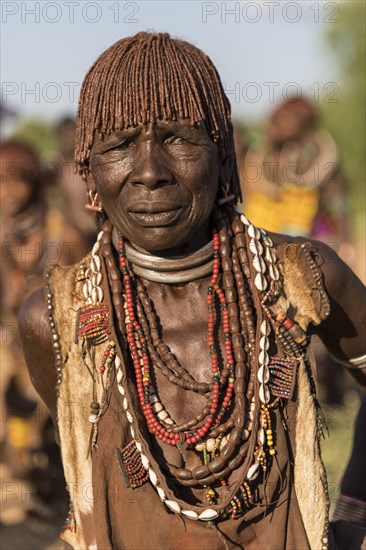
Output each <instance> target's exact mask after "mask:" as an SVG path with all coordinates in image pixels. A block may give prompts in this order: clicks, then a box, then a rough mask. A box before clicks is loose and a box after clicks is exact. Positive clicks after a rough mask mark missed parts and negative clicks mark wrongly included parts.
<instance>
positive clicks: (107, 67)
mask: <svg viewBox="0 0 366 550" xmlns="http://www.w3.org/2000/svg"><path fill="white" fill-rule="evenodd" d="M177 119H189V120H190V121H192V124H198V123H200V122H203V123H204V124H205V126H206V128H207V131H208V133H209V135H210V136H211V137H212V139H213V141H215V142H216V143H217V145H218V148H219V154H220V156H221V158H222V159H223V160H224V159H227V161H228V163H229V165H232V166H233V170H232V175H231V178H230V181H228V182H226V184H225V185H226V187H227V188H226V190H225V193H226V195H228V194H229V195H230V194H233V195H234V196H235V200H239V199H240V198H241V194H240V186H239V180H238V174H237V168H236V159H235V150H234V140H233V129H232V124H231V109H230V103H229V100H228V99H227V97H226V95H225V92H224V89H223V86H222V83H221V80H220V77H219V75H218V72H217V70H216V68H215V67H214V65H213V63H212V61H211V60H210V59H209V58H208V57H207V56H206V55H205V54H204V53H203V52H202V51H201V50H199V49H198V48H196V47H195V46H193V45H192V44H189V43H188V42H184V41H183V40H177V39H173V38H171V37H170V35H169V34H167V33H157V34H155V33H146V32H140V33H138V34H136V35H135V36H131V37H128V38H124V39H122V40H120V41H118V42H116V43H115V44H113V46H111V47H110V48H109V49H108V50H106V51H105V52H103V53H102V54H101V55H100V57H98V59H97V60H96V61H95V63H94V65H93V66H92V67H91V68H90V69H89V71H88V73H87V75H86V77H85V79H84V82H83V85H82V88H81V93H80V99H79V107H78V115H77V130H76V147H75V162H76V166H77V169H78V171H79V172H80V173H81V174H82V175H83V176H84V177H85V178H86V177H87V174H88V172H89V156H90V150H91V148H92V145H93V142H94V138H95V135H96V134H99V136H104V135H108V134H110V133H111V132H114V131H116V130H122V129H125V128H129V127H130V126H136V125H137V124H139V123H142V124H146V123H151V122H152V123H154V122H156V121H157V120H177Z"/></svg>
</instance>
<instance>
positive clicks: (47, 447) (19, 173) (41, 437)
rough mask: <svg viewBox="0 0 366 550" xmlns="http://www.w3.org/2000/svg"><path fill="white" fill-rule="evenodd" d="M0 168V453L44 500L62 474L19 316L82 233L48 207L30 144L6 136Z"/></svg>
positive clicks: (75, 249) (69, 257) (75, 254)
mask: <svg viewBox="0 0 366 550" xmlns="http://www.w3.org/2000/svg"><path fill="white" fill-rule="evenodd" d="M0 169H1V186H0V200H1V223H0V246H1V256H2V271H1V295H0V296H1V304H0V307H1V334H2V337H1V350H0V351H1V369H0V374H1V385H0V401H1V414H2V418H1V420H2V422H1V424H0V425H1V432H0V443H1V446H2V450H3V451H4V452H3V453H2V458H3V459H5V461H6V463H7V467H8V469H9V471H10V474H11V475H13V476H14V477H15V478H20V479H30V480H33V481H35V482H36V484H37V492H38V496H40V497H41V498H43V499H44V500H47V499H49V498H51V499H52V498H53V497H54V496H55V495H56V494H58V495H60V493H59V489H60V486H61V487H63V486H64V480H63V474H62V468H61V466H60V460H59V458H58V456H59V451H58V448H57V447H56V445H55V443H54V437H53V428H52V424H51V422H50V421H49V415H48V412H46V409H45V408H44V406H43V404H42V403H41V402H40V400H39V398H38V396H37V394H36V393H35V391H34V390H33V387H32V384H31V382H30V379H29V375H28V371H27V369H26V366H25V361H24V358H23V353H22V348H21V342H20V337H19V333H18V328H17V315H18V312H19V309H20V306H21V304H22V303H23V301H24V300H25V299H26V298H27V296H28V295H29V294H30V293H31V292H33V290H34V289H35V288H37V287H38V286H39V285H40V284H42V280H43V273H44V271H45V269H46V268H47V267H49V265H50V264H52V263H54V262H57V263H59V262H61V263H62V264H63V265H66V264H70V263H73V262H75V261H76V260H77V259H78V258H80V255H81V253H82V251H81V250H80V236H79V234H78V232H77V231H76V230H75V229H74V228H72V227H70V226H68V225H67V224H65V223H64V221H63V219H62V216H61V215H60V213H59V212H58V211H57V210H55V209H49V208H48V206H47V186H46V182H45V178H44V173H43V170H42V166H41V164H40V162H39V159H38V157H37V155H36V153H35V151H34V150H33V149H32V148H31V147H30V146H28V145H25V144H24V143H22V142H20V141H6V142H3V143H2V144H1V145H0ZM56 487H57V489H56Z"/></svg>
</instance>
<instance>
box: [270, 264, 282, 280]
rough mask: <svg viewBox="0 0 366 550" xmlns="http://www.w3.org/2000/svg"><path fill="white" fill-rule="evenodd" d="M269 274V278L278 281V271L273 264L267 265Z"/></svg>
mask: <svg viewBox="0 0 366 550" xmlns="http://www.w3.org/2000/svg"><path fill="white" fill-rule="evenodd" d="M269 274H270V276H271V279H273V280H274V281H278V279H279V278H280V272H279V271H278V269H277V267H276V266H275V265H270V266H269Z"/></svg>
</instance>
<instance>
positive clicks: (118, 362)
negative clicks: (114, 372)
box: [114, 355, 121, 368]
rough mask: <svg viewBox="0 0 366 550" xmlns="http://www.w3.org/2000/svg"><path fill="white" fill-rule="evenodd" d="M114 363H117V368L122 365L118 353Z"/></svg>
mask: <svg viewBox="0 0 366 550" xmlns="http://www.w3.org/2000/svg"><path fill="white" fill-rule="evenodd" d="M114 364H115V365H116V367H117V368H118V367H120V366H121V359H120V358H119V357H118V355H116V357H115V359H114Z"/></svg>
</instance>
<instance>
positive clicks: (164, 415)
mask: <svg viewBox="0 0 366 550" xmlns="http://www.w3.org/2000/svg"><path fill="white" fill-rule="evenodd" d="M158 418H160V420H165V419H166V418H168V413H167V412H166V411H160V412H159V413H158Z"/></svg>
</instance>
